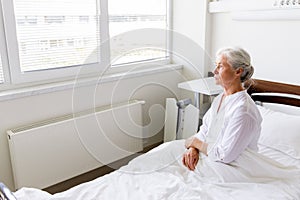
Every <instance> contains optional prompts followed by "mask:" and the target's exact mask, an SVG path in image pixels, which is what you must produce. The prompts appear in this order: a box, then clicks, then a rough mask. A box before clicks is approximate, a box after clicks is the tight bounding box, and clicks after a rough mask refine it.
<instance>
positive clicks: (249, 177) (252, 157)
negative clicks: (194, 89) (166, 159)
mask: <svg viewBox="0 0 300 200" xmlns="http://www.w3.org/2000/svg"><path fill="white" fill-rule="evenodd" d="M222 95H223V94H220V95H219V96H217V97H216V98H215V100H214V101H213V103H212V106H211V108H210V109H209V111H208V112H207V113H206V114H205V116H204V121H203V125H202V126H201V127H200V131H199V132H198V133H197V134H196V135H195V136H196V137H197V138H199V139H200V140H202V141H205V142H207V143H208V149H207V151H208V156H205V155H203V154H201V155H200V160H199V163H198V165H197V167H196V171H197V173H198V174H199V175H200V176H202V177H203V178H205V177H207V178H209V177H210V178H209V179H210V180H212V179H211V177H215V179H214V180H215V181H216V182H269V181H281V180H285V181H287V180H292V179H293V180H295V179H298V180H299V178H300V170H299V168H297V167H285V166H283V165H282V164H280V163H278V162H276V161H274V160H272V159H270V158H268V157H265V156H263V155H261V154H259V153H258V152H257V151H258V147H257V141H258V139H259V135H260V130H261V121H262V118H261V115H260V113H259V111H258V109H257V107H256V105H255V103H254V102H253V101H252V99H251V98H250V96H249V95H248V94H247V92H246V91H241V92H237V93H234V94H233V95H230V96H227V97H225V99H223V102H222V104H221V107H220V109H219V111H218V107H219V104H220V101H221V98H222Z"/></svg>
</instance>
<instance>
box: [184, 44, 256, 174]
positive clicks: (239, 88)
mask: <svg viewBox="0 0 300 200" xmlns="http://www.w3.org/2000/svg"><path fill="white" fill-rule="evenodd" d="M216 59H217V62H216V68H215V70H214V78H215V81H216V84H218V85H221V86H222V87H223V89H224V91H223V93H221V94H220V95H218V96H217V97H216V98H215V99H214V101H213V103H212V105H211V108H210V109H209V110H208V112H207V113H206V114H205V116H204V118H203V124H202V126H201V127H200V131H199V132H198V133H197V134H196V135H194V136H192V137H191V138H189V139H187V140H186V142H185V147H186V148H187V151H186V152H185V153H184V155H183V159H182V161H183V164H184V165H185V166H186V167H188V168H189V169H190V170H194V169H195V167H196V165H197V163H198V160H199V153H202V154H204V156H207V157H208V158H210V160H212V161H218V162H221V163H231V162H232V161H234V160H236V159H237V158H238V157H239V156H240V155H241V153H242V152H243V151H245V149H246V148H248V149H251V150H253V151H257V150H258V147H257V141H258V138H259V135H260V130H261V121H262V118H261V116H260V113H259V111H258V109H257V107H256V105H255V103H254V102H253V100H252V99H251V98H250V96H249V95H248V94H247V92H246V90H245V89H244V88H243V82H245V81H247V80H249V79H250V78H251V76H252V74H253V71H254V69H253V67H252V65H251V62H250V56H249V54H248V53H247V52H246V51H245V50H243V49H241V48H225V49H221V50H219V51H218V52H217V56H216Z"/></svg>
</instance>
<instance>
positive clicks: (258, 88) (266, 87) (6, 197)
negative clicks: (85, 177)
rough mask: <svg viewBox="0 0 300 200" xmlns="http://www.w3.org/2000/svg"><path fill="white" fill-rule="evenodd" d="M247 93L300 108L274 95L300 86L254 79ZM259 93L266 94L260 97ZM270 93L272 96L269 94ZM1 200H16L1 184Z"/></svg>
mask: <svg viewBox="0 0 300 200" xmlns="http://www.w3.org/2000/svg"><path fill="white" fill-rule="evenodd" d="M245 88H248V89H247V92H248V93H249V94H250V95H251V96H252V98H253V100H254V101H260V102H268V103H279V104H285V105H292V106H296V107H300V98H296V96H295V97H288V96H286V97H283V96H276V94H274V93H280V94H292V95H299V96H300V85H291V84H285V83H278V82H272V81H265V80H259V79H252V80H251V81H248V82H246V83H245ZM258 93H265V94H263V95H259V94H258ZM267 93H270V94H267ZM0 200H16V198H15V197H14V195H13V193H12V192H11V191H10V190H9V189H8V188H7V187H6V186H5V185H4V184H3V183H1V182H0Z"/></svg>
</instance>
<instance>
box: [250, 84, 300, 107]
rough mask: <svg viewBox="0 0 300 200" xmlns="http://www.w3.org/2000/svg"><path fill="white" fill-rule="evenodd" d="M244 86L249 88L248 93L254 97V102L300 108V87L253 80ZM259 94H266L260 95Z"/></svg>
mask: <svg viewBox="0 0 300 200" xmlns="http://www.w3.org/2000/svg"><path fill="white" fill-rule="evenodd" d="M244 86H245V88H248V90H247V91H248V93H249V94H250V95H251V96H252V98H253V100H254V101H261V102H268V103H279V104H286V105H292V106H297V107H300V85H291V84H286V83H279V82H272V81H265V80H259V79H252V80H251V81H248V82H246V83H245V85H244ZM254 93H255V95H254ZM257 93H265V94H263V95H259V94H257ZM266 93H281V94H291V95H299V98H294V97H288V96H286V97H283V96H278V95H274V94H266ZM252 94H253V95H252Z"/></svg>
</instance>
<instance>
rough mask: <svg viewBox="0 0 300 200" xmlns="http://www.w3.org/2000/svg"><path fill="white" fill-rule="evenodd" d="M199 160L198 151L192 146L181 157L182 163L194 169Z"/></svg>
mask: <svg viewBox="0 0 300 200" xmlns="http://www.w3.org/2000/svg"><path fill="white" fill-rule="evenodd" d="M198 160H199V151H198V150H197V149H195V148H193V147H190V148H189V149H188V150H187V151H186V152H185V153H184V154H183V157H182V163H183V164H184V166H186V167H187V168H189V170H194V169H195V168H196V165H197V163H198Z"/></svg>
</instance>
